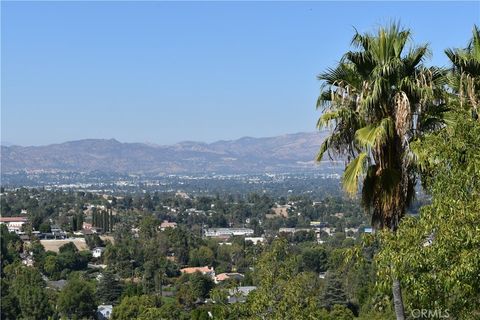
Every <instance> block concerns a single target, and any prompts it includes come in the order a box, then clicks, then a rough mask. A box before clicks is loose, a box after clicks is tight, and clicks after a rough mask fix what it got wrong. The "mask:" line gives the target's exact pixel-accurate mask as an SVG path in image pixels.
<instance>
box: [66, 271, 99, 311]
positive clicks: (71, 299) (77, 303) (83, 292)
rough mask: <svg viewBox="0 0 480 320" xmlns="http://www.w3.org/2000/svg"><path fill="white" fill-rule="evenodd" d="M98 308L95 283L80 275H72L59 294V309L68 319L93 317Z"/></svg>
mask: <svg viewBox="0 0 480 320" xmlns="http://www.w3.org/2000/svg"><path fill="white" fill-rule="evenodd" d="M96 308H97V304H96V302H95V289H94V285H93V284H92V283H91V282H89V281H87V280H83V279H81V278H79V277H71V278H70V279H69V280H68V283H67V285H66V286H65V287H64V288H63V289H62V291H61V292H60V294H59V296H58V311H59V312H60V314H61V315H62V316H64V317H67V318H68V319H82V318H91V317H93V316H94V315H95V310H96Z"/></svg>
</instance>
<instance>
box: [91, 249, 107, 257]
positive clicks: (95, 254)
mask: <svg viewBox="0 0 480 320" xmlns="http://www.w3.org/2000/svg"><path fill="white" fill-rule="evenodd" d="M103 251H105V248H104V247H96V248H93V250H92V257H94V258H100V257H101V256H102V254H103Z"/></svg>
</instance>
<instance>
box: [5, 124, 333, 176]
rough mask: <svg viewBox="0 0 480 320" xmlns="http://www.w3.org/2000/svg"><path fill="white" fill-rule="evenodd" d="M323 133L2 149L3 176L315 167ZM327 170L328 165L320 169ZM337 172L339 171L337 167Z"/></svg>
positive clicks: (96, 141)
mask: <svg viewBox="0 0 480 320" xmlns="http://www.w3.org/2000/svg"><path fill="white" fill-rule="evenodd" d="M325 136H326V132H315V133H296V134H286V135H282V136H276V137H268V138H251V137H244V138H241V139H237V140H231V141H217V142H214V143H202V142H192V141H186V142H181V143H178V144H174V145H166V146H162V145H152V144H145V143H121V142H119V141H117V140H115V139H110V140H105V139H86V140H79V141H70V142H65V143H60V144H52V145H47V146H35V147H21V146H2V147H1V169H2V172H3V173H11V172H16V171H21V170H48V171H73V172H90V171H102V172H114V173H144V174H158V173H163V174H178V173H203V172H204V173H207V172H208V173H211V172H216V173H254V172H265V171H272V172H278V171H284V172H285V171H296V170H304V169H313V168H315V166H316V167H318V164H315V163H314V161H313V159H314V157H315V154H316V153H317V152H318V149H319V147H320V145H321V143H322V141H323V140H324V138H325ZM322 167H324V169H326V170H327V169H328V167H329V165H328V163H325V164H324V165H322ZM337 170H338V166H337Z"/></svg>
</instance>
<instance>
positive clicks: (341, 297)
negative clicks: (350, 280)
mask: <svg viewBox="0 0 480 320" xmlns="http://www.w3.org/2000/svg"><path fill="white" fill-rule="evenodd" d="M325 280H326V285H325V288H324V290H323V294H322V297H321V304H322V306H323V307H325V308H327V309H328V310H330V309H332V308H333V306H334V305H343V306H346V305H347V303H348V301H347V295H346V294H345V291H344V289H343V284H342V282H341V281H340V279H339V277H338V275H337V274H336V273H335V272H328V273H327V277H326V279H325Z"/></svg>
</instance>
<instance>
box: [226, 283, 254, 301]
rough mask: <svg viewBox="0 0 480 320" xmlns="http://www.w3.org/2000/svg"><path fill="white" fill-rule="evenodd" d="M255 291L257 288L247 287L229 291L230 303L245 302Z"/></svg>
mask: <svg viewBox="0 0 480 320" xmlns="http://www.w3.org/2000/svg"><path fill="white" fill-rule="evenodd" d="M255 289H257V287H255V286H246V287H237V288H234V289H230V290H228V303H237V302H245V301H246V300H247V296H248V295H249V294H250V292H252V291H253V290H255Z"/></svg>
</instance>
